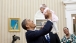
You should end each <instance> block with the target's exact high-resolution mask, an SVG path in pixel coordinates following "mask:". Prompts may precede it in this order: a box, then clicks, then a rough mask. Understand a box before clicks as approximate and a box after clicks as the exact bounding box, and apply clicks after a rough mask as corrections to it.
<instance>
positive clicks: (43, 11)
mask: <svg viewBox="0 0 76 43" xmlns="http://www.w3.org/2000/svg"><path fill="white" fill-rule="evenodd" d="M40 10H41V12H42V13H43V14H44V15H45V13H46V12H47V11H48V10H49V11H50V15H51V19H52V22H53V29H52V30H51V32H53V33H57V32H58V28H57V22H58V17H57V16H56V14H55V13H54V11H52V10H50V9H49V8H48V7H47V6H46V5H45V4H42V5H41V6H40ZM47 15H48V14H47ZM46 17H47V16H45V19H47V18H46Z"/></svg>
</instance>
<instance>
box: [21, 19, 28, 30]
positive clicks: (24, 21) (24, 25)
mask: <svg viewBox="0 0 76 43" xmlns="http://www.w3.org/2000/svg"><path fill="white" fill-rule="evenodd" d="M26 24H27V23H26V19H24V20H23V21H22V24H21V25H22V28H23V29H24V30H27V27H26Z"/></svg>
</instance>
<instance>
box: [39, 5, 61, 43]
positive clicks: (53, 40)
mask: <svg viewBox="0 0 76 43" xmlns="http://www.w3.org/2000/svg"><path fill="white" fill-rule="evenodd" d="M46 7H47V6H46V5H45V4H42V5H41V6H40V11H41V13H43V12H44V10H45V8H46ZM51 14H52V13H51V12H50V10H47V11H46V12H45V14H44V16H45V19H48V18H49V17H50V18H52V17H51ZM46 36H48V37H49V38H50V43H60V39H59V36H58V35H57V33H54V32H53V31H51V30H50V32H49V33H48V34H46V35H45V38H46ZM46 40H47V38H46Z"/></svg>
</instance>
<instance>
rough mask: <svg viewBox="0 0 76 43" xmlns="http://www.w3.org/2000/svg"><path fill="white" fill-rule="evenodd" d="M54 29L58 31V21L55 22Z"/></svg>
mask: <svg viewBox="0 0 76 43" xmlns="http://www.w3.org/2000/svg"><path fill="white" fill-rule="evenodd" d="M53 29H54V30H55V31H56V32H58V27H57V22H53Z"/></svg>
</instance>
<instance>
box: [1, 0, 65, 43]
mask: <svg viewBox="0 0 76 43" xmlns="http://www.w3.org/2000/svg"><path fill="white" fill-rule="evenodd" d="M43 3H45V4H46V5H47V6H48V7H49V8H50V9H52V10H54V11H55V12H56V14H57V15H58V17H59V22H58V28H59V31H60V32H59V37H60V38H62V36H63V32H62V30H63V29H62V28H63V27H64V26H66V24H65V14H64V5H63V3H62V0H0V43H11V41H12V35H14V34H16V35H17V36H20V38H21V40H20V41H17V43H26V40H25V32H26V31H24V30H23V29H22V28H21V27H20V29H21V30H20V32H9V31H8V18H16V17H17V18H20V22H21V21H22V20H23V19H24V18H29V19H31V20H34V15H35V13H36V12H37V10H38V9H39V6H40V4H43Z"/></svg>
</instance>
